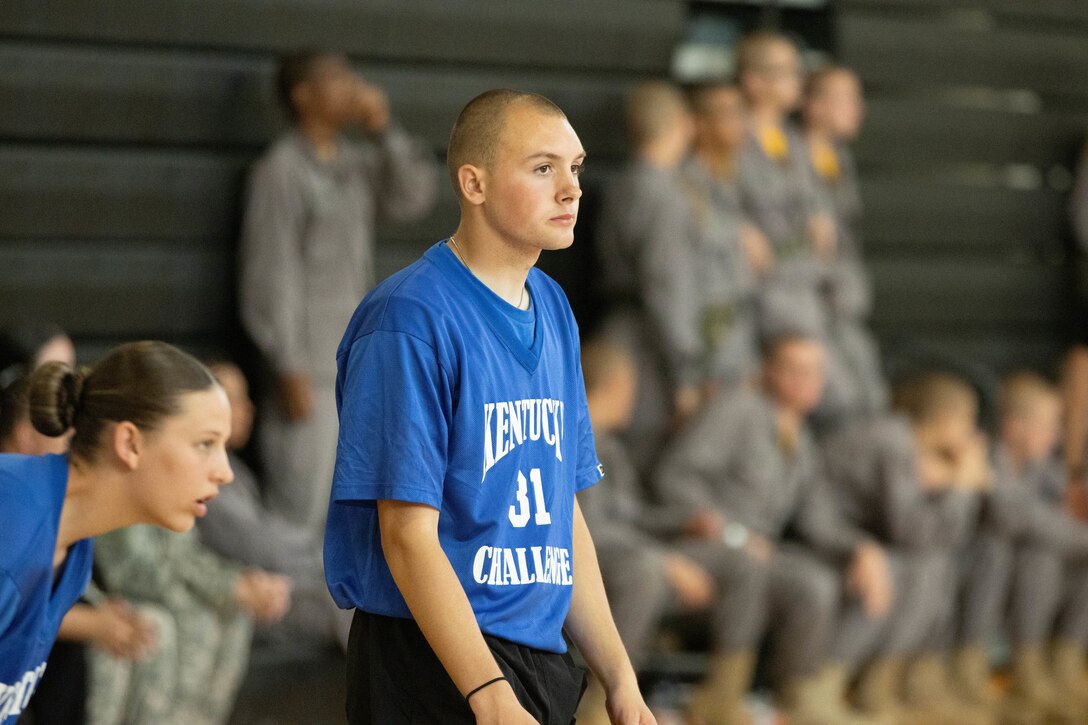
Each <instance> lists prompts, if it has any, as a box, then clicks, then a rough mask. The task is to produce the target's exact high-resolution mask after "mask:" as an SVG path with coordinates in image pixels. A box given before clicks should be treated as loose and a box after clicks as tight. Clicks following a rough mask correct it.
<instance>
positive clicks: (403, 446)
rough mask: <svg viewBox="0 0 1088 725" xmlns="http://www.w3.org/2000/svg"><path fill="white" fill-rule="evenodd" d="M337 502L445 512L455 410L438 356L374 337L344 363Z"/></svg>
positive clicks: (392, 336)
mask: <svg viewBox="0 0 1088 725" xmlns="http://www.w3.org/2000/svg"><path fill="white" fill-rule="evenodd" d="M337 392H338V400H339V403H340V439H339V445H338V447H337V453H336V473H335V476H334V479H333V501H335V502H373V501H379V500H397V501H411V502H414V503H422V504H427V505H429V506H433V507H435V508H441V503H442V485H443V481H444V479H445V475H446V459H447V449H448V444H449V424H450V419H451V417H452V403H451V397H452V396H451V393H450V387H449V381H448V378H447V377H446V375H445V373H444V372H443V370H442V368H441V366H440V365H439V362H438V359H437V356H436V353H435V350H434V348H432V347H431V346H430V345H429V344H427V343H426V342H423V341H422V340H420V339H419V338H416V337H413V336H412V335H409V334H406V333H401V332H386V331H381V330H379V331H375V332H372V333H370V334H368V335H366V336H364V337H361V338H359V339H358V340H356V341H355V342H354V343H353V344H352V346H351V348H350V349H349V350H348V352H347V357H346V359H345V360H344V361H343V362H342V369H341V378H340V382H339V390H338V391H337Z"/></svg>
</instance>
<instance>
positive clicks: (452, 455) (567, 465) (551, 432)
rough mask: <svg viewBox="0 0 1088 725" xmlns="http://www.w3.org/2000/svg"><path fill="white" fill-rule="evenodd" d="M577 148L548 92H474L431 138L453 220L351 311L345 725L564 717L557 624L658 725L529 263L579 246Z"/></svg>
mask: <svg viewBox="0 0 1088 725" xmlns="http://www.w3.org/2000/svg"><path fill="white" fill-rule="evenodd" d="M584 159H585V151H584V150H583V149H582V145H581V143H580V142H579V140H578V136H577V134H576V133H575V132H574V129H573V128H571V126H570V124H569V123H568V121H567V119H566V116H565V115H564V114H563V112H562V111H561V110H560V109H559V108H558V107H556V106H555V105H554V104H553V103H551V101H548V100H547V99H546V98H543V97H541V96H537V95H535V94H531V93H522V92H517V91H507V90H498V91H489V92H487V93H484V94H482V95H480V96H478V97H477V98H475V99H473V100H472V101H471V102H470V103H469V104H468V105H467V106H466V107H465V108H464V110H463V111H462V112H461V115H460V116H459V117H458V119H457V122H456V124H455V125H454V129H453V133H452V135H451V138H450V144H449V152H448V166H449V171H450V177H451V180H452V181H453V185H454V189H455V191H456V193H457V196H458V200H459V202H460V208H461V221H460V224H459V226H458V227H457V229H456V231H455V232H454V233H453V234H452V235H450V237H449V239H447V240H444V241H442V242H439V243H438V244H436V245H434V246H433V247H431V249H429V250H428V251H427V252H426V253H425V254H424V256H423V258H422V259H420V260H419V261H417V262H416V263H415V264H413V265H411V266H410V267H408V268H406V269H404V270H402V271H401V272H399V273H397V274H395V275H393V276H392V277H390V278H389V279H387V280H386V281H385V282H383V283H382V284H381V285H379V286H378V287H377V288H376V289H375V290H374V291H373V292H372V293H371V294H370V295H368V296H367V297H366V298H365V299H364V300H363V302H362V304H361V305H360V306H359V308H358V309H357V310H356V313H355V315H354V317H353V318H352V321H351V323H350V324H349V325H348V329H347V332H346V333H345V335H344V339H343V342H342V343H341V345H340V349H339V352H338V354H337V366H338V375H337V384H336V395H337V402H338V407H339V411H340V442H339V449H338V452H337V461H336V474H335V478H334V481H333V493H332V501H331V504H330V508H329V524H328V528H327V531H326V537H325V571H326V578H327V580H328V584H329V589H330V591H331V592H332V594H333V597H334V598H335V599H336V601H337V603H338V604H340V606H342V607H344V608H355V610H356V613H355V621H354V623H353V625H352V632H351V638H350V642H349V652H348V683H349V685H348V703H347V711H348V719H349V720H350V722H352V723H381V724H382V725H386V724H387V723H388V724H396V723H417V722H427V723H431V722H441V723H474V722H477V723H526V724H527V723H537V722H539V723H555V724H556V725H559V724H560V723H561V724H562V725H567V724H568V723H570V722H571V721H572V719H573V717H574V712H575V709H576V707H577V705H578V700H579V698H580V697H581V692H582V689H583V687H584V684H583V682H584V678H583V674H582V672H581V671H580V670H578V669H577V668H576V667H575V666H574V665H573V663H572V661H571V658H570V655H569V654H568V653H567V646H566V643H565V641H564V638H563V631H564V629H565V631H566V633H567V634H568V635H569V636H570V638H571V640H572V641H573V642H574V643H575V644H576V645H577V646H578V647H579V649H580V650H581V652H582V654H583V655H584V657H585V659H586V662H587V663H588V664H589V666H590V667H591V668H592V669H593V671H594V674H596V675H597V677H598V678H599V679H600V681H601V682H602V683H603V685H604V689H605V691H606V693H607V707H608V711H609V715H610V717H611V719H612V722H613V723H624V724H625V725H628V724H629V725H646V724H648V723H653V722H654V719H653V716H652V715H651V714H650V712H649V710H648V709H647V707H646V705H645V703H644V702H643V700H642V696H641V695H640V694H639V691H638V685H637V682H636V680H635V673H634V670H633V668H632V667H631V663H630V661H629V659H628V657H627V654H626V652H625V651H624V649H623V645H622V643H621V641H620V637H619V635H618V634H617V632H616V627H615V624H614V623H613V621H612V616H611V614H610V612H609V609H608V602H607V600H606V598H605V594H604V587H603V585H602V583H601V577H600V570H599V568H598V565H597V559H596V554H595V553H594V546H593V542H592V540H591V538H590V535H589V532H588V529H587V528H586V525H585V520H584V519H583V518H582V514H581V511H580V509H579V507H578V503H577V501H576V500H575V497H574V494H575V492H576V491H577V490H579V489H582V488H585V487H587V486H589V485H592V484H593V483H595V482H596V481H598V480H599V479H600V478H601V475H602V474H601V472H600V468H599V464H598V461H597V456H596V454H595V453H594V449H593V434H592V430H591V428H590V423H589V415H588V412H587V409H586V398H585V389H584V386H583V382H582V373H581V369H580V364H579V343H578V329H577V325H576V324H575V322H574V318H573V316H572V314H571V311H570V306H569V305H568V304H567V301H566V298H565V296H564V295H563V292H562V290H560V289H559V287H558V286H557V285H556V284H555V282H553V281H552V280H551V279H549V278H548V277H547V276H546V275H544V274H543V273H542V272H540V271H539V270H537V269H535V268H534V265H535V264H536V261H537V259H538V258H539V256H540V253H541V251H544V250H553V249H565V248H566V247H569V246H570V245H571V243H572V242H573V240H574V234H573V233H574V224H575V221H576V220H577V217H578V200H579V198H580V197H581V194H582V192H581V189H580V188H579V174H580V173H581V171H582V165H583V163H584Z"/></svg>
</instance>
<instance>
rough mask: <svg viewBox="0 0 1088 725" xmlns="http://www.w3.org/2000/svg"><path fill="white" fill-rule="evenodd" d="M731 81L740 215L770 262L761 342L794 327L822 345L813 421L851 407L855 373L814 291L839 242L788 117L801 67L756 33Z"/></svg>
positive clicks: (742, 46)
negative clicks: (766, 245) (739, 104)
mask: <svg viewBox="0 0 1088 725" xmlns="http://www.w3.org/2000/svg"><path fill="white" fill-rule="evenodd" d="M736 68H737V82H738V85H739V86H740V89H741V91H742V93H743V94H744V99H745V102H746V103H747V104H748V138H747V140H746V142H745V144H744V146H743V147H742V149H741V151H740V153H739V155H738V157H737V180H738V183H739V185H740V193H741V201H742V203H743V207H744V211H745V213H746V214H747V215H748V217H749V218H750V219H751V220H752V221H753V222H754V223H755V225H756V226H757V227H758V228H759V230H760V231H761V232H762V233H763V234H764V235H765V236H766V237H767V239H768V240H769V242H770V247H771V250H772V252H773V254H774V264H773V265H772V266H771V267H770V270H769V271H768V272H767V273H766V275H765V276H764V278H763V283H762V284H761V286H760V291H759V328H760V334H761V335H762V336H763V337H764V338H765V339H767V338H769V337H773V336H774V335H776V334H778V333H780V332H783V331H796V330H801V331H804V332H805V333H807V334H809V335H811V336H813V337H815V338H817V339H819V340H821V341H822V342H824V343H825V352H826V355H827V388H826V390H825V392H824V396H823V399H822V400H821V402H820V408H819V409H818V410H817V411H816V413H817V415H818V417H819V419H820V422H821V423H823V422H824V420H825V419H827V418H828V417H831V418H834V417H836V415H837V414H838V413H839V412H840V411H844V410H851V409H854V408H856V407H857V405H858V403H857V399H858V396H859V392H858V389H857V387H858V386H857V382H856V380H855V379H854V378H855V376H854V374H853V373H852V371H851V370H850V367H849V365H848V364H847V363H846V362H845V361H844V360H843V359H842V356H841V355H840V353H839V350H838V348H837V347H836V346H834V345H826V343H827V342H828V319H827V318H828V313H827V309H826V308H825V305H824V303H823V299H822V296H821V290H822V288H823V285H824V284H825V281H826V279H827V277H828V272H829V269H830V264H831V261H832V260H833V259H834V258H835V255H836V248H837V246H838V244H839V229H838V225H837V223H836V220H835V215H834V209H833V205H832V202H831V199H830V198H829V197H828V195H827V194H826V192H825V190H824V189H823V188H822V187H821V185H820V184H818V183H817V181H816V180H815V178H814V175H813V174H812V172H811V171H810V169H809V161H808V151H807V147H806V145H805V142H804V140H803V138H802V135H801V133H800V131H799V130H798V129H797V127H796V126H795V125H794V124H793V123H792V121H791V120H790V115H791V114H792V113H794V112H795V111H797V110H798V109H799V108H800V105H801V100H802V93H803V87H804V86H803V84H804V78H805V68H804V65H803V63H802V59H801V53H800V51H799V50H798V48H797V46H796V44H794V42H793V41H792V40H791V39H790V38H789V37H787V36H786V35H783V34H781V33H777V32H773V31H758V32H754V33H750V34H749V35H746V36H745V37H744V38H742V39H741V41H740V43H739V44H738V45H737V49H736Z"/></svg>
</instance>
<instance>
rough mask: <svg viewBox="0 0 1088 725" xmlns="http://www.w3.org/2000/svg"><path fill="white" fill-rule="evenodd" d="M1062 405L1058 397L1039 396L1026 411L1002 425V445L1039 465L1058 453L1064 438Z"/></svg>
mask: <svg viewBox="0 0 1088 725" xmlns="http://www.w3.org/2000/svg"><path fill="white" fill-rule="evenodd" d="M1061 422H1062V404H1061V399H1060V398H1059V397H1058V396H1057V395H1042V394H1040V395H1038V396H1037V397H1035V399H1034V400H1033V401H1032V402H1031V404H1030V405H1028V406H1027V407H1026V409H1024V410H1022V411H1020V412H1019V413H1015V414H1008V415H1006V416H1005V417H1004V418H1003V419H1002V421H1001V441H1002V443H1003V444H1004V445H1005V446H1006V447H1007V448H1008V449H1009V450H1010V451H1011V452H1012V453H1013V455H1015V456H1017V457H1019V458H1021V459H1022V460H1024V461H1038V460H1041V459H1043V458H1046V457H1047V456H1049V455H1050V454H1051V453H1053V452H1054V449H1055V447H1056V446H1057V445H1058V441H1059V439H1060V437H1061Z"/></svg>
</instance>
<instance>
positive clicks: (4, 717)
mask: <svg viewBox="0 0 1088 725" xmlns="http://www.w3.org/2000/svg"><path fill="white" fill-rule="evenodd" d="M67 489H68V461H67V459H66V458H65V457H64V456H17V455H10V454H0V725H3V724H6V723H14V722H15V721H16V720H18V719H19V713H21V712H22V711H23V708H25V707H26V704H27V702H28V701H29V700H30V696H31V695H32V694H33V693H34V688H35V687H37V685H38V681H39V680H40V679H41V676H42V673H43V672H45V661H46V659H48V657H49V650H50V649H52V647H53V640H54V639H56V636H57V630H58V629H60V622H61V619H63V618H64V615H65V613H66V612H67V611H68V610H69V609H70V608H71V607H72V605H73V604H75V603H76V600H78V599H79V596H80V595H81V594H82V593H83V590H84V589H85V588H86V587H87V582H88V581H90V578H91V554H92V544H91V540H90V539H84V540H82V541H79V542H76V543H75V544H74V545H72V546H71V547H70V548H69V549H68V556H67V557H66V558H65V560H64V563H63V564H62V566H61V568H60V569H59V570H58V571H57V572H56V573H54V570H53V553H54V551H55V550H56V547H57V528H58V526H59V524H60V511H61V507H62V506H63V505H64V494H65V491H67Z"/></svg>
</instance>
